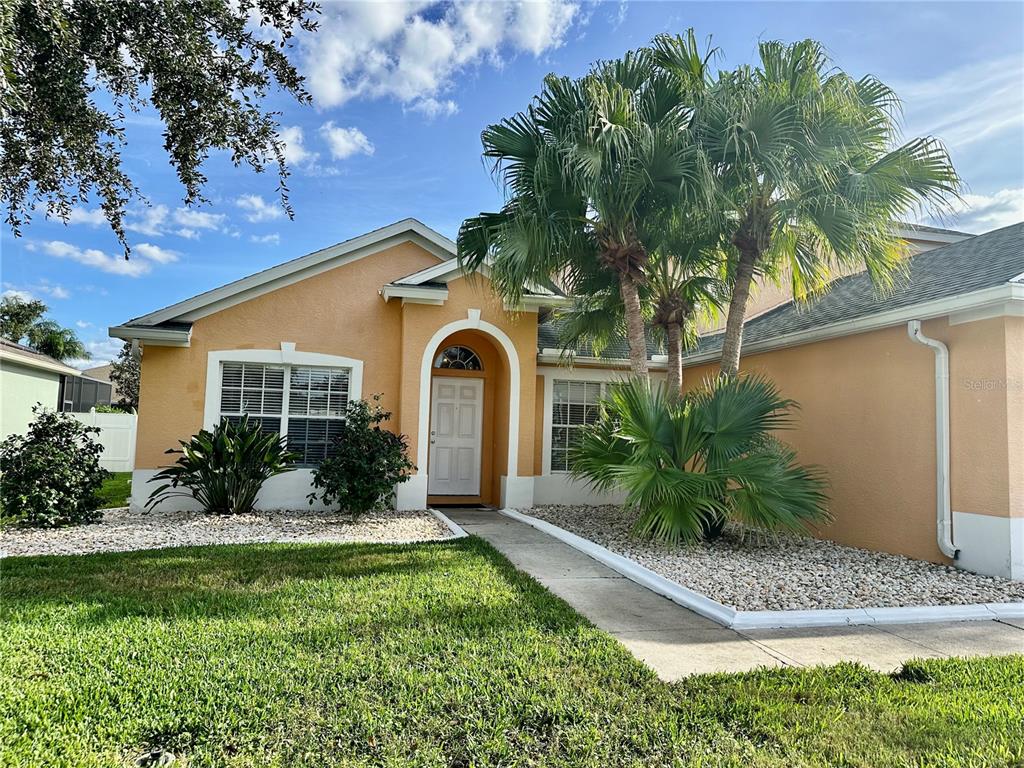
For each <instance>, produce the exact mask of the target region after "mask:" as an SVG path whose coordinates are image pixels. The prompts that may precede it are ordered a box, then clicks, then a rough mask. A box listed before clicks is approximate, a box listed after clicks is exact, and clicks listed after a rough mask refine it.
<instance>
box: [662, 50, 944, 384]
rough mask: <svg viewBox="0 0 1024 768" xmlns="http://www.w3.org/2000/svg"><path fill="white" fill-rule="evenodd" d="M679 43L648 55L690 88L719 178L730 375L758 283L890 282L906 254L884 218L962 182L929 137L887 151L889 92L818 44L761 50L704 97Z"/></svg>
mask: <svg viewBox="0 0 1024 768" xmlns="http://www.w3.org/2000/svg"><path fill="white" fill-rule="evenodd" d="M677 42H678V38H669V37H660V38H658V39H656V40H655V44H654V56H653V59H654V62H655V67H656V69H657V70H659V71H663V72H665V73H666V74H667V75H669V76H672V77H675V78H676V79H677V80H679V81H680V82H684V83H686V85H687V86H688V87H689V88H690V95H689V96H688V102H689V103H690V104H695V110H696V111H695V115H696V117H695V119H694V121H693V126H692V128H693V131H694V133H695V135H696V140H697V141H698V142H699V144H700V146H701V148H702V150H703V152H704V154H705V156H706V158H707V161H708V163H709V164H710V166H711V168H712V171H713V173H714V175H715V177H716V179H717V180H718V194H719V196H720V200H721V207H722V209H723V210H724V212H725V221H726V231H727V232H728V241H729V243H730V244H731V246H732V247H731V248H730V259H729V263H728V274H729V276H730V278H731V283H732V297H731V300H730V304H729V311H728V318H727V322H726V330H725V337H724V342H723V347H722V362H721V371H722V374H723V375H725V376H729V377H731V376H735V375H736V373H737V371H738V370H739V358H740V349H741V346H742V341H743V323H744V318H745V313H746V308H747V300H748V298H749V296H750V287H751V283H752V281H753V280H754V279H755V277H765V276H767V277H769V278H771V277H773V276H776V275H778V274H781V273H782V272H783V271H785V270H783V267H788V268H789V269H788V271H789V273H790V274H791V275H792V280H793V290H794V295H795V296H796V297H797V298H803V297H806V296H807V295H808V294H809V293H810V292H812V291H815V290H821V289H823V288H824V287H825V286H826V285H827V282H828V280H829V278H830V277H831V275H832V274H834V271H835V270H836V269H837V268H843V267H850V266H854V265H856V266H858V267H866V269H867V270H868V272H869V273H870V274H871V276H872V278H873V279H874V280H875V281H876V284H877V285H879V286H880V287H883V288H884V287H888V286H889V285H891V283H892V280H893V278H894V274H895V273H896V271H897V269H898V268H899V266H900V264H901V258H902V256H903V254H904V249H905V243H903V242H902V241H901V240H900V239H899V238H898V237H897V236H896V235H895V234H894V231H893V222H894V221H896V220H898V219H899V218H901V217H902V216H904V215H905V214H906V213H907V211H908V210H909V209H911V208H913V207H915V206H923V205H933V206H936V207H937V208H939V209H942V208H943V207H944V206H945V205H946V203H947V201H948V200H949V198H950V197H951V196H956V195H957V193H958V190H959V188H960V179H959V177H958V176H957V173H956V171H955V170H954V168H953V166H952V164H951V162H950V159H949V156H948V154H947V153H946V150H945V148H944V147H943V146H942V144H941V142H939V141H938V140H936V139H934V138H930V137H926V138H917V139H914V140H912V141H910V142H907V143H904V144H902V145H900V146H896V147H894V144H895V142H896V140H897V139H898V137H899V132H898V125H897V124H898V119H899V102H898V99H897V97H896V95H895V94H894V93H893V92H892V90H890V89H889V88H888V87H887V86H886V85H884V84H883V83H881V82H880V81H878V80H877V79H875V78H874V77H871V76H865V77H863V78H861V79H860V80H854V79H852V78H851V77H850V76H849V75H847V74H845V73H844V72H842V71H839V70H836V69H834V68H833V67H832V66H831V63H830V62H829V60H828V58H827V56H826V55H825V53H824V51H823V49H822V46H821V45H820V44H819V43H817V42H815V41H812V40H805V41H802V42H798V43H795V44H793V45H784V44H782V43H780V42H765V43H762V44H761V45H760V46H759V48H760V66H758V67H756V68H751V67H740V68H738V69H736V70H734V71H731V72H725V73H721V74H719V76H718V77H717V78H716V79H715V81H714V82H713V83H708V84H707V87H706V88H704V89H703V90H701V89H699V88H695V87H694V83H695V82H697V83H700V82H703V81H698V80H696V79H695V78H694V77H693V75H692V73H691V72H690V70H688V69H687V67H686V66H682V65H681V64H680V61H683V62H684V63H685V61H686V57H685V56H682V57H681V56H679V55H678V54H677V49H678V47H679V46H678V45H677V44H676V43H677ZM694 93H697V94H698V95H697V96H694Z"/></svg>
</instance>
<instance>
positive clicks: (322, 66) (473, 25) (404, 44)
mask: <svg viewBox="0 0 1024 768" xmlns="http://www.w3.org/2000/svg"><path fill="white" fill-rule="evenodd" d="M579 9H580V8H579V3H577V2H574V1H573V0H538V1H537V2H518V1H517V0H495V1H493V2H488V1H487V0H475V1H474V2H460V3H438V2H428V1H427V0H405V2H388V3H333V4H326V5H325V6H324V8H323V15H322V17H321V19H320V30H319V31H318V32H317V33H316V34H313V35H308V36H306V37H305V38H304V41H303V43H304V48H305V57H304V63H303V69H304V72H305V74H306V75H307V83H308V86H309V89H310V91H311V93H312V94H313V97H314V100H315V102H316V103H317V104H318V105H319V106H320V107H335V106H339V105H341V104H344V103H345V102H346V101H348V100H349V99H352V98H356V97H365V98H391V99H395V100H397V101H398V102H400V103H401V104H402V105H403V106H404V107H406V108H409V109H416V110H418V111H421V112H423V113H424V114H427V115H428V116H438V115H445V114H451V113H452V112H453V111H454V110H455V109H457V106H456V105H455V102H454V101H452V100H451V99H442V98H441V97H442V95H443V94H445V93H446V92H448V91H449V90H450V89H451V88H452V86H453V83H454V80H455V77H456V76H457V75H458V74H460V73H461V72H463V71H466V70H468V69H470V68H473V67H476V66H479V65H480V64H481V63H484V62H486V63H489V64H491V65H493V66H500V65H501V61H502V57H503V56H507V55H513V56H514V55H516V54H517V53H527V54H531V55H533V56H540V55H542V54H544V53H545V52H547V51H549V50H551V49H554V48H557V47H559V46H560V45H562V43H563V42H564V41H565V39H566V35H567V34H568V32H569V30H570V28H571V27H572V25H573V23H574V21H575V20H576V19H577V18H578V12H579Z"/></svg>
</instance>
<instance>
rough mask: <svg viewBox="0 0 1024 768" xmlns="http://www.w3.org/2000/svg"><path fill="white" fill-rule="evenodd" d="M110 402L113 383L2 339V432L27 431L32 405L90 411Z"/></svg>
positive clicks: (8, 433)
mask: <svg viewBox="0 0 1024 768" xmlns="http://www.w3.org/2000/svg"><path fill="white" fill-rule="evenodd" d="M109 403H110V384H109V383H107V382H103V381H96V380H94V379H91V378H89V377H87V376H83V375H82V372H81V371H79V370H77V369H75V368H72V367H71V366H69V365H65V364H64V363H62V362H60V361H59V360H55V359H54V358H52V357H48V356H47V355H42V354H40V353H38V352H36V351H35V350H34V349H31V348H29V347H26V346H23V345H21V344H15V343H14V342H13V341H8V340H7V339H0V436H2V437H7V436H8V435H13V434H24V433H25V431H26V430H27V429H28V425H29V424H31V423H32V420H33V418H34V416H33V414H32V408H33V407H34V406H36V405H43V406H45V407H47V408H51V409H55V410H59V411H72V412H81V411H88V410H89V409H90V408H92V407H93V406H95V405H99V404H108V405H109Z"/></svg>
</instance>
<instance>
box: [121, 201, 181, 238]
mask: <svg viewBox="0 0 1024 768" xmlns="http://www.w3.org/2000/svg"><path fill="white" fill-rule="evenodd" d="M169 213H170V210H169V209H168V207H167V206H166V205H154V206H151V207H149V208H144V209H143V210H142V211H137V212H135V214H134V218H130V219H129V220H128V221H126V222H125V225H124V228H125V229H127V230H129V231H131V232H138V233H139V234H140V235H149V236H150V237H158V236H160V235H162V234H163V233H164V226H165V224H166V223H167V216H168V214H169Z"/></svg>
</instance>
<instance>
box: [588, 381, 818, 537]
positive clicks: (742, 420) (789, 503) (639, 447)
mask: <svg viewBox="0 0 1024 768" xmlns="http://www.w3.org/2000/svg"><path fill="white" fill-rule="evenodd" d="M795 406H796V404H795V403H794V402H793V401H792V400H787V399H784V398H782V397H781V396H780V395H779V392H778V390H777V389H776V388H775V385H774V384H773V383H772V382H771V381H769V380H768V379H765V378H763V377H759V376H742V377H738V378H735V379H719V380H715V381H711V382H709V383H708V384H707V385H706V386H705V387H704V388H703V389H700V390H698V391H696V392H693V393H689V394H687V395H686V396H685V397H683V398H682V399H681V400H680V401H678V402H671V401H670V400H669V399H668V398H667V397H666V396H665V394H664V392H663V390H662V389H660V388H656V387H655V388H652V387H651V386H650V385H649V384H648V383H647V382H646V381H645V380H642V379H634V380H631V381H628V382H624V383H622V384H620V385H618V386H616V387H613V388H612V391H611V394H610V395H609V397H608V398H607V399H606V400H605V401H604V403H603V408H602V413H601V415H600V417H599V419H598V421H597V422H596V423H595V424H593V425H591V426H589V427H585V428H583V429H582V430H580V432H581V435H580V438H579V440H578V442H577V443H576V445H575V446H574V447H573V448H572V449H571V450H570V453H569V459H570V463H571V468H572V471H573V473H574V474H575V475H576V476H577V477H581V478H583V479H584V480H586V481H587V482H588V483H589V484H591V485H593V486H595V487H596V488H597V489H598V490H602V491H608V490H624V491H625V492H626V494H627V503H628V504H630V505H632V506H635V507H637V508H638V509H639V510H640V517H639V519H638V521H637V528H636V530H637V533H639V534H640V535H644V536H651V537H654V538H657V539H661V540H663V541H669V542H678V541H682V540H692V539H697V538H701V537H706V536H709V535H715V534H716V533H717V532H719V531H721V526H722V524H723V522H724V521H726V520H733V521H736V522H739V523H743V524H745V525H747V526H751V527H756V528H763V529H778V528H786V529H790V530H803V529H805V528H807V527H808V526H809V525H810V524H813V523H818V522H825V521H827V520H828V519H829V513H828V510H827V509H826V506H825V505H826V502H827V496H826V493H825V489H826V485H827V484H826V481H825V478H824V475H823V473H822V472H821V471H820V470H819V469H817V468H814V467H805V466H803V465H801V464H798V463H797V462H796V454H795V452H794V451H793V450H792V449H791V448H789V447H787V446H786V445H784V444H783V443H781V442H779V441H778V440H776V439H775V438H774V437H773V436H772V434H771V433H772V432H773V431H776V430H781V429H787V428H789V427H790V426H791V420H790V416H789V412H790V410H791V409H792V408H794V407H795Z"/></svg>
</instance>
